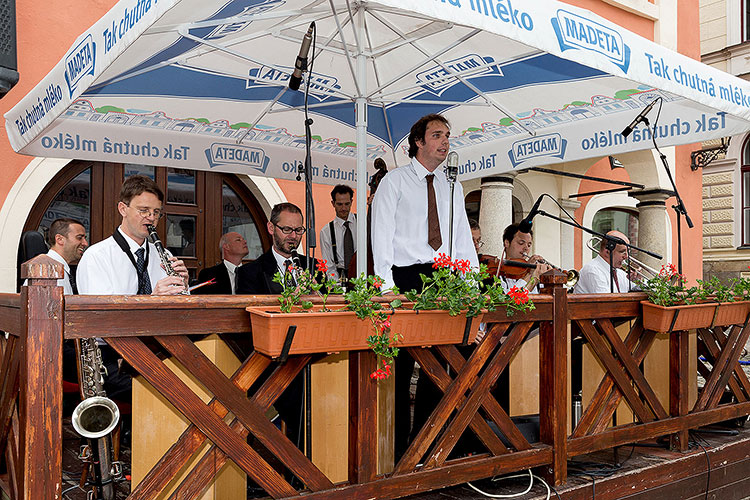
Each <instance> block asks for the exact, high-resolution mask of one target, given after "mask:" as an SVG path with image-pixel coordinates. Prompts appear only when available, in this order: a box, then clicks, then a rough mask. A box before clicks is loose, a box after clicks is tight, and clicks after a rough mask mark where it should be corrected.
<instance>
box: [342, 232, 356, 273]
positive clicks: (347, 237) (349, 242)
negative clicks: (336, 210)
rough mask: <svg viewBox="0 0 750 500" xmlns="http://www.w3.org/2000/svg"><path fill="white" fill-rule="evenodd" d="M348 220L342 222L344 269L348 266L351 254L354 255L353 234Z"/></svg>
mask: <svg viewBox="0 0 750 500" xmlns="http://www.w3.org/2000/svg"><path fill="white" fill-rule="evenodd" d="M349 224H350V221H346V222H344V266H343V267H344V269H345V270H346V269H348V268H349V263H350V262H351V261H352V255H354V236H353V235H352V228H351V227H349Z"/></svg>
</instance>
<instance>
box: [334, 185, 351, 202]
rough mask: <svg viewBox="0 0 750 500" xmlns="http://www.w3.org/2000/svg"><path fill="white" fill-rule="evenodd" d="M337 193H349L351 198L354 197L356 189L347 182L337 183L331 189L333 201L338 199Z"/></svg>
mask: <svg viewBox="0 0 750 500" xmlns="http://www.w3.org/2000/svg"><path fill="white" fill-rule="evenodd" d="M337 194H348V195H349V197H350V198H352V199H354V190H353V189H352V188H350V187H349V186H347V185H346V184H336V185H335V186H334V187H333V190H331V201H336V195H337Z"/></svg>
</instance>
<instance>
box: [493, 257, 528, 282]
mask: <svg viewBox="0 0 750 500" xmlns="http://www.w3.org/2000/svg"><path fill="white" fill-rule="evenodd" d="M536 264H537V263H534V262H526V261H525V260H523V259H503V260H502V261H501V262H500V268H499V269H498V270H497V272H498V274H499V275H500V276H503V277H505V278H508V279H512V280H518V279H521V278H523V277H524V276H526V275H527V274H528V273H529V270H530V269H536Z"/></svg>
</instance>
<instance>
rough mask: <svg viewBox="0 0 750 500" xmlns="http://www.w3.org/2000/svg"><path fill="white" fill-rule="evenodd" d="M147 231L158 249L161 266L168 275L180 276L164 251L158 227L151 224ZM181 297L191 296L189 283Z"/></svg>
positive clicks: (148, 225)
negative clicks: (157, 230)
mask: <svg viewBox="0 0 750 500" xmlns="http://www.w3.org/2000/svg"><path fill="white" fill-rule="evenodd" d="M146 229H148V239H149V240H151V243H153V244H154V246H155V247H156V252H157V253H158V254H159V258H160V259H161V265H162V266H164V270H165V271H166V272H167V275H169V276H179V275H180V274H179V273H178V272H176V271H175V270H174V269H173V268H172V262H170V260H169V255H168V254H167V251H166V250H165V249H164V245H162V243H161V240H160V239H159V233H157V232H156V227H154V226H152V225H151V224H147V225H146ZM180 295H190V291H189V290H188V286H187V283H185V287H184V289H183V290H182V291H181V292H180Z"/></svg>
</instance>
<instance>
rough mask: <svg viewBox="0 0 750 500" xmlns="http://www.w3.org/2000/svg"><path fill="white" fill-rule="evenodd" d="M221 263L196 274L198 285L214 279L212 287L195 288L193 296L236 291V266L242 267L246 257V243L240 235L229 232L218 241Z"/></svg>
mask: <svg viewBox="0 0 750 500" xmlns="http://www.w3.org/2000/svg"><path fill="white" fill-rule="evenodd" d="M219 249H220V250H221V258H222V262H220V263H218V264H217V265H215V266H213V267H208V268H206V269H204V270H202V271H201V272H200V274H198V283H203V282H205V281H208V280H210V279H215V280H216V283H214V284H213V285H206V286H204V287H201V288H196V289H195V291H194V292H193V294H196V295H201V294H203V295H213V294H234V293H236V291H237V278H236V271H237V266H240V265H242V259H243V258H244V257H245V255H247V253H248V248H247V241H245V238H243V237H242V235H241V234H240V233H236V232H234V231H233V232H230V233H226V234H224V235H223V236H222V237H221V239H219Z"/></svg>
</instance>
